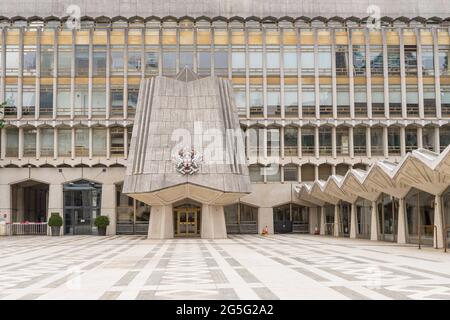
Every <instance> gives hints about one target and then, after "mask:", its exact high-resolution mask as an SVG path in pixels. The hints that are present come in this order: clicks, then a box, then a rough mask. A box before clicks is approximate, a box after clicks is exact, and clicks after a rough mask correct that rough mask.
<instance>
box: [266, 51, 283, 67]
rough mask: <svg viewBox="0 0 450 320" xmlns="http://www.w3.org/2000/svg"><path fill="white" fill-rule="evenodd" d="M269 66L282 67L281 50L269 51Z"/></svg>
mask: <svg viewBox="0 0 450 320" xmlns="http://www.w3.org/2000/svg"><path fill="white" fill-rule="evenodd" d="M267 68H268V69H280V54H279V52H267Z"/></svg>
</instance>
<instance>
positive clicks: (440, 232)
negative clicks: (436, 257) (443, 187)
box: [433, 196, 444, 249]
mask: <svg viewBox="0 0 450 320" xmlns="http://www.w3.org/2000/svg"><path fill="white" fill-rule="evenodd" d="M443 216H444V210H443V208H442V196H436V197H435V200H434V225H435V226H436V230H435V232H436V233H437V235H434V237H433V246H434V248H438V249H440V248H443V247H444V219H443Z"/></svg>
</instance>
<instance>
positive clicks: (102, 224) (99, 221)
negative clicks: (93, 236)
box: [94, 216, 109, 236]
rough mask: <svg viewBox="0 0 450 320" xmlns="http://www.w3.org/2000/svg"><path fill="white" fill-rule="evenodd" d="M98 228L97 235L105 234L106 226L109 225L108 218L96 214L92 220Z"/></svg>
mask: <svg viewBox="0 0 450 320" xmlns="http://www.w3.org/2000/svg"><path fill="white" fill-rule="evenodd" d="M94 224H95V226H96V227H97V229H98V235H99V236H106V227H107V226H109V218H108V217H107V216H98V217H97V218H95V221H94Z"/></svg>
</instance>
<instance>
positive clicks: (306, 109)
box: [302, 85, 316, 118]
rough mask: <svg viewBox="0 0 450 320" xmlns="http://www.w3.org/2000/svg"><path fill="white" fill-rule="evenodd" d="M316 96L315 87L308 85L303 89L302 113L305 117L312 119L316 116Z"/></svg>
mask: <svg viewBox="0 0 450 320" xmlns="http://www.w3.org/2000/svg"><path fill="white" fill-rule="evenodd" d="M315 97H316V94H315V91H314V86H311V85H308V86H306V85H305V86H304V87H303V88H302V113H303V117H306V118H310V117H315V116H316V111H315V110H316V98H315Z"/></svg>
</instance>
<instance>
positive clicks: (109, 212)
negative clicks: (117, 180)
mask: <svg viewBox="0 0 450 320" xmlns="http://www.w3.org/2000/svg"><path fill="white" fill-rule="evenodd" d="M101 215H102V216H107V217H108V218H109V226H108V228H106V235H108V236H112V235H115V234H116V185H115V184H103V185H102V208H101Z"/></svg>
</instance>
